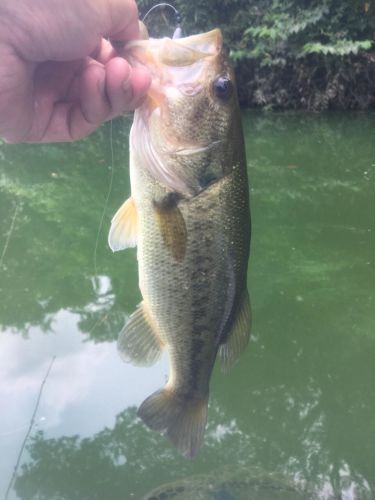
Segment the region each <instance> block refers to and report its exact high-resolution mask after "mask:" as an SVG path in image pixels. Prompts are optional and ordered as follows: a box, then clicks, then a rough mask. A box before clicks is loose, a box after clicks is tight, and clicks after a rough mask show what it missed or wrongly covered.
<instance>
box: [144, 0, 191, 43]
mask: <svg viewBox="0 0 375 500" xmlns="http://www.w3.org/2000/svg"><path fill="white" fill-rule="evenodd" d="M159 7H169V8H170V9H172V10H173V12H174V14H175V16H176V24H177V27H176V29H175V32H174V34H173V38H181V36H182V29H181V23H182V17H181V14H180V13H179V11H178V10H177V9H176V7H173V5H171V4H170V3H166V2H162V3H158V4H156V5H153V6H152V7H151V9H149V10H148V11H147V12H146V14H145V15H144V16H143V18H142V22H143V23H144V22H145V20H146V18H147V17H148V15H149V14H151V12H152V11H153V10H155V9H158V8H159Z"/></svg>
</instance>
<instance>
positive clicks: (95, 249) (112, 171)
mask: <svg viewBox="0 0 375 500" xmlns="http://www.w3.org/2000/svg"><path fill="white" fill-rule="evenodd" d="M109 147H110V151H111V165H110V167H111V177H110V179H109V186H108V191H107V196H106V198H105V202H104V207H103V212H102V216H101V219H100V223H99V227H98V232H97V234H96V241H95V248H94V276H95V277H97V276H98V267H97V253H98V247H99V238H100V233H101V231H102V229H103V224H104V217H105V212H106V210H107V207H108V203H109V197H110V196H111V192H112V187H113V178H114V156H115V154H114V150H113V120H111V121H110V128H109ZM94 285H95V280H94ZM94 291H95V293H98V290H97V289H95V290H94Z"/></svg>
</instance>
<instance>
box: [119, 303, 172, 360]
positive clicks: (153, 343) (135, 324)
mask: <svg viewBox="0 0 375 500" xmlns="http://www.w3.org/2000/svg"><path fill="white" fill-rule="evenodd" d="M117 347H118V350H119V352H120V354H121V357H122V358H123V360H124V361H125V362H130V363H132V364H134V365H137V366H150V365H152V364H153V363H155V362H156V361H157V359H158V357H159V356H160V353H161V351H162V349H163V347H164V344H163V342H162V341H161V340H160V338H159V337H158V335H157V333H156V332H155V328H154V326H153V324H152V320H151V318H150V317H149V314H148V312H147V308H146V307H145V304H144V302H141V303H140V304H139V306H138V308H137V309H136V311H135V312H134V313H133V314H132V315H131V316H130V318H129V321H128V322H127V323H126V325H125V326H124V328H123V329H122V331H121V332H120V335H119V338H118V341H117Z"/></svg>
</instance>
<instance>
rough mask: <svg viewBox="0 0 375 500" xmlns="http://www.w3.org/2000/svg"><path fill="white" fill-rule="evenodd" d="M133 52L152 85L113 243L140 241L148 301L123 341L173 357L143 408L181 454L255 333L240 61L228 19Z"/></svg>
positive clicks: (132, 352) (150, 354) (143, 354)
mask: <svg viewBox="0 0 375 500" xmlns="http://www.w3.org/2000/svg"><path fill="white" fill-rule="evenodd" d="M124 57H126V58H127V59H128V60H129V61H130V63H131V64H132V65H134V66H136V65H138V66H142V65H143V66H145V67H147V68H148V70H149V71H150V72H151V74H152V84H151V87H150V90H149V91H148V94H147V97H146V99H145V101H144V102H143V104H142V105H141V106H140V107H139V108H138V109H137V110H136V111H135V113H134V119H133V124H132V127H131V131H130V137H129V142H130V145H129V149H130V183H131V196H130V198H129V199H127V200H126V201H125V202H124V203H123V205H122V206H121V207H120V209H119V210H118V211H117V212H116V214H115V216H114V217H113V219H112V223H111V228H110V232H109V237H108V242H109V246H110V248H111V249H112V250H113V251H119V250H123V249H125V248H129V247H135V246H137V259H138V272H139V288H140V291H141V294H142V298H143V300H142V302H141V303H140V304H139V305H138V307H137V308H136V311H135V312H134V313H133V314H132V315H131V316H130V317H129V320H128V322H127V323H126V324H125V327H124V328H123V330H122V331H121V333H120V335H119V339H118V348H119V351H120V354H121V356H122V357H123V359H124V360H125V361H127V362H131V363H133V364H135V365H140V366H149V365H151V364H153V363H154V362H156V361H157V359H158V358H159V356H160V354H161V352H162V351H163V350H167V352H168V356H169V377H168V381H167V383H166V385H165V387H163V388H161V389H160V390H158V391H156V392H155V393H154V394H152V395H150V396H149V397H148V398H147V399H146V400H145V401H144V402H143V403H142V404H141V405H140V407H139V409H138V416H139V417H140V418H141V419H142V420H143V422H144V423H145V424H146V425H147V426H148V427H149V428H150V429H152V430H155V431H158V432H160V433H162V434H164V435H165V436H166V437H167V438H168V439H169V440H170V441H171V442H172V443H173V445H174V446H175V448H176V449H177V451H178V452H179V453H180V454H181V455H182V456H184V457H187V458H194V457H195V456H196V455H197V453H198V451H199V449H200V447H201V446H202V443H203V439H204V431H205V428H206V423H207V412H208V398H209V382H210V377H211V374H212V370H213V367H214V364H215V360H216V358H217V357H219V358H220V361H221V366H222V368H223V370H224V371H227V370H229V368H230V367H231V366H232V365H233V364H234V363H235V362H236V361H237V359H238V357H239V356H240V354H241V352H242V351H243V350H244V349H245V348H246V346H247V344H248V341H249V335H250V322H251V312H250V301H249V293H248V290H247V267H248V260H249V252H250V232H251V229H250V207H249V188H248V178H247V169H246V156H245V146H244V139H243V132H242V124H241V114H240V108H239V103H238V97H237V90H236V83H235V76H234V71H233V68H232V66H231V64H230V61H229V58H228V55H227V53H226V51H225V49H224V48H223V37H222V33H221V31H220V30H219V29H214V30H211V31H209V32H207V33H199V34H196V35H190V36H186V37H182V38H178V39H171V38H167V37H166V38H160V39H152V38H149V39H143V40H136V41H132V42H129V43H128V44H127V46H126V47H125V48H124Z"/></svg>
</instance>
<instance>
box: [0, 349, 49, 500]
mask: <svg viewBox="0 0 375 500" xmlns="http://www.w3.org/2000/svg"><path fill="white" fill-rule="evenodd" d="M55 359H56V356H53V357H52V359H51V362H50V364H49V366H48V369H47V371H46V374H45V375H44V378H43V380H42V383H41V384H40V387H39V392H38V397H37V400H36V403H35V407H34V411H33V414H32V416H31V420H30V424H29V428H28V430H27V432H26V435H25V437H24V440H23V442H22V446H21V448H20V451H19V453H18V457H17V461H16V465H15V466H14V469H13V474H12V477H11V478H10V481H9V484H8V488H7V490H6V492H5V496H4V500H8V497H9V493H10V491H11V489H12V488H13V484H14V481H15V479H16V476H17V472H18V468H19V466H20V463H21V458H22V455H23V451H24V449H25V446H26V443H27V440H28V439H29V436H30V434H31V431H32V430H33V427H34V423H35V417H36V414H37V411H38V408H39V404H40V400H41V399H42V393H43V389H44V385H45V383H46V382H47V378H48V377H49V374H50V373H51V370H52V366H53V363H54V362H55Z"/></svg>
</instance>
